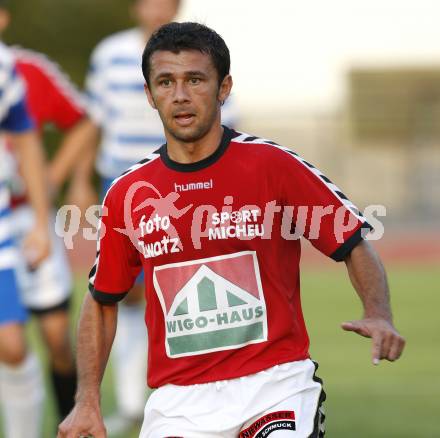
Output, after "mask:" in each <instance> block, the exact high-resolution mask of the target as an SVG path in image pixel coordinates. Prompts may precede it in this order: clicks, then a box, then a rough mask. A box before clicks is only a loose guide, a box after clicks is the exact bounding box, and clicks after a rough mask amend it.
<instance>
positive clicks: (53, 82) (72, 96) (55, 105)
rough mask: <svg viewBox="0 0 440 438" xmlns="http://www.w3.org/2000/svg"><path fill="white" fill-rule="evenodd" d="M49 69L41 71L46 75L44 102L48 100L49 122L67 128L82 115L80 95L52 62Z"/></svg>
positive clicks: (63, 128) (60, 127) (62, 128)
mask: <svg viewBox="0 0 440 438" xmlns="http://www.w3.org/2000/svg"><path fill="white" fill-rule="evenodd" d="M47 69H50V71H43V72H42V74H44V76H45V77H46V84H47V87H46V91H45V92H46V102H47V101H48V102H50V110H51V111H50V115H49V118H50V120H48V121H50V122H52V123H54V124H55V125H56V126H57V128H58V129H60V130H67V129H70V128H71V127H73V126H74V125H75V124H76V123H78V122H79V121H80V120H81V119H82V118H83V116H84V109H83V106H84V104H83V102H82V96H81V94H80V93H79V91H77V89H76V87H75V86H74V85H73V84H72V82H71V81H70V79H68V77H67V76H66V75H65V74H63V73H62V72H61V71H60V70H59V68H58V67H57V66H56V65H55V64H53V65H51V66H48V67H47Z"/></svg>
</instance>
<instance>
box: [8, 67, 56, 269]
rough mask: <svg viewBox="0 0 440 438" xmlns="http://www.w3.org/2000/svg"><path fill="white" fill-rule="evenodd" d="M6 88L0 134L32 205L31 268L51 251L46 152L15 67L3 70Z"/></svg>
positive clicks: (27, 248) (28, 244)
mask: <svg viewBox="0 0 440 438" xmlns="http://www.w3.org/2000/svg"><path fill="white" fill-rule="evenodd" d="M4 70H5V73H6V74H4V76H3V77H4V78H5V79H6V81H5V82H6V83H5V84H3V83H2V84H0V85H1V86H2V87H1V89H0V91H2V93H1V94H0V110H2V111H3V115H2V117H1V120H0V130H4V131H5V132H6V133H7V134H8V140H9V141H10V143H11V145H12V147H13V148H14V149H15V150H16V152H17V156H18V160H19V164H20V167H21V169H22V173H23V178H24V180H25V183H26V185H27V187H28V188H29V201H30V204H31V206H32V208H33V210H34V214H35V225H34V227H33V229H32V230H31V231H30V232H29V233H28V235H27V236H26V239H25V242H24V245H25V248H24V250H25V253H26V255H27V257H28V262H29V264H30V265H31V266H32V267H35V266H37V265H38V264H39V263H40V262H41V261H42V260H44V259H45V258H46V257H47V255H48V254H49V251H50V243H49V230H48V217H49V200H48V194H47V188H46V184H45V183H46V178H45V166H44V156H43V151H42V148H41V145H40V142H39V140H38V137H37V134H36V133H35V131H34V129H33V128H34V125H33V122H32V120H31V119H30V116H29V112H28V108H27V105H26V101H25V90H24V85H23V82H22V81H21V79H20V78H19V76H18V74H17V71H16V69H15V67H14V66H12V67H10V68H9V69H4Z"/></svg>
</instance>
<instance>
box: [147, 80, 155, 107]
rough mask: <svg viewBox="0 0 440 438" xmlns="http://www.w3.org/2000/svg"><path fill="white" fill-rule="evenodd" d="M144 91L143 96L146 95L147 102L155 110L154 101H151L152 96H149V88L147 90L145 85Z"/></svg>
mask: <svg viewBox="0 0 440 438" xmlns="http://www.w3.org/2000/svg"><path fill="white" fill-rule="evenodd" d="M144 90H145V94H146V95H147V99H148V102H149V103H150V105H151V106H152V108H154V109H157V108H156V104H155V103H154V99H153V96H152V94H151V91H150V88H149V86H148V84H147V83H145V84H144Z"/></svg>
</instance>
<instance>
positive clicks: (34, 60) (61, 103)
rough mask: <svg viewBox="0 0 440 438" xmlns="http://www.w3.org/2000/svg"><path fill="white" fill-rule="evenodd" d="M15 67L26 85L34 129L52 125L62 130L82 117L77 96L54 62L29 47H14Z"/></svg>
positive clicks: (81, 105) (73, 87) (80, 102)
mask: <svg viewBox="0 0 440 438" xmlns="http://www.w3.org/2000/svg"><path fill="white" fill-rule="evenodd" d="M13 53H14V56H15V59H16V66H17V70H18V72H19V74H20V75H21V76H22V78H23V79H24V80H25V83H26V86H27V97H26V100H27V104H28V108H29V110H30V113H31V116H32V117H33V119H34V121H35V123H36V124H37V127H38V128H40V129H41V128H42V127H43V126H44V125H45V124H47V123H51V124H54V125H55V126H56V127H57V128H58V129H60V130H61V131H66V130H68V129H69V128H71V127H72V126H74V125H75V124H76V123H77V122H78V121H79V120H80V119H81V118H82V117H84V108H83V104H82V101H81V96H80V94H79V92H78V91H77V90H76V88H75V86H74V85H73V84H72V83H71V81H70V80H69V78H68V77H67V76H66V75H65V74H64V73H63V72H62V71H61V70H60V69H59V67H58V66H57V64H55V63H54V62H53V61H51V60H49V59H48V58H47V57H46V56H44V55H42V54H39V53H36V52H33V51H31V50H27V49H22V48H14V50H13Z"/></svg>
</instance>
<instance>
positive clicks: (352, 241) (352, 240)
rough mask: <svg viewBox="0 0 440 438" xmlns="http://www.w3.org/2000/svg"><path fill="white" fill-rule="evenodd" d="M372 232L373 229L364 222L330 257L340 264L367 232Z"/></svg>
mask: <svg viewBox="0 0 440 438" xmlns="http://www.w3.org/2000/svg"><path fill="white" fill-rule="evenodd" d="M371 230H373V227H372V226H371V225H370V224H369V223H368V222H364V223H363V224H362V226H361V227H360V228H358V229H357V230H356V232H355V233H354V234H353V235H352V236H351V237H349V238H348V240H346V241H345V242H344V243H343V244H342V245H341V246H340V247H339V248H338V249H337V250H336V251H335V252H334V253H333V254H331V255H330V257H331V258H332V259H333V260H334V261H336V262H342V261H343V260H345V258H346V257H347V256H348V255H349V254H350V253H351V251H352V250H353V249H354V248H355V247H356V246H357V245H358V243H359V242H361V241H362V240H363V239H364V237H365V235H366V234H367V233H368V231H371Z"/></svg>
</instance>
